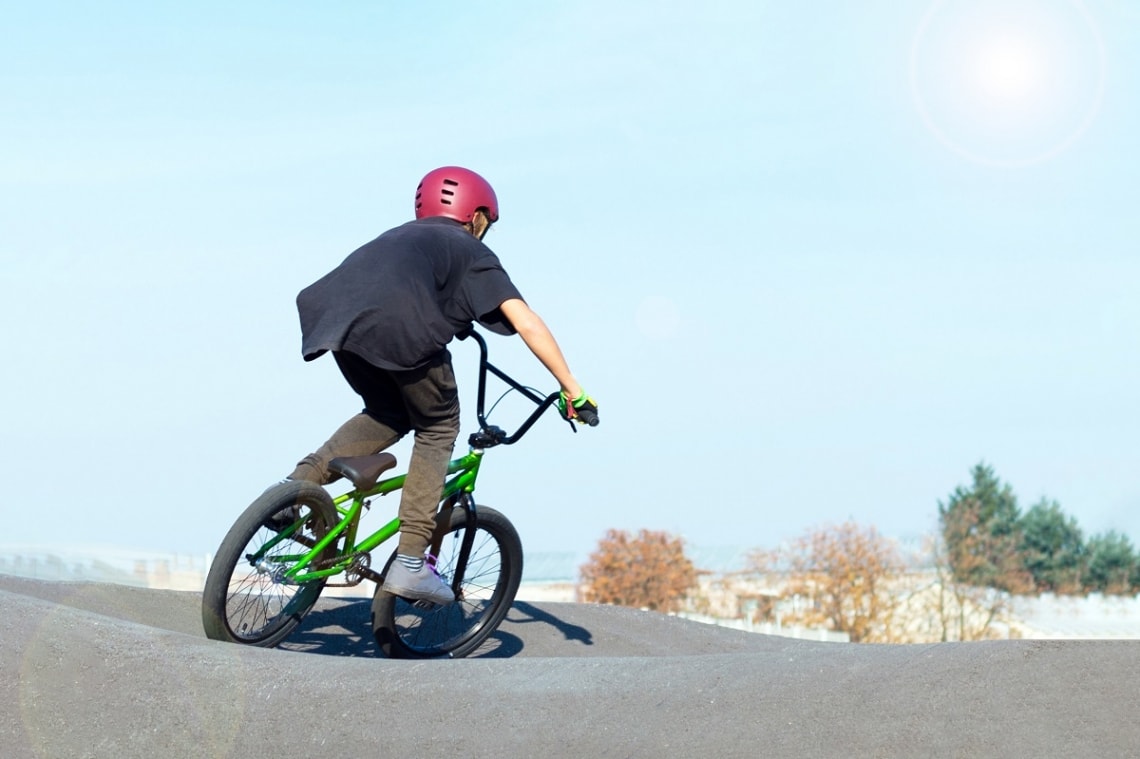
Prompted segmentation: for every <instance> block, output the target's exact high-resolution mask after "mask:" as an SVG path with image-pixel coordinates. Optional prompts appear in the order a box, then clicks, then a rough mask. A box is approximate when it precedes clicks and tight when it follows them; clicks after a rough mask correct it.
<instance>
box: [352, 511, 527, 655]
mask: <svg viewBox="0 0 1140 759" xmlns="http://www.w3.org/2000/svg"><path fill="white" fill-rule="evenodd" d="M477 513H478V519H477V524H476V527H475V535H474V541H473V543H472V546H471V554H470V556H469V557H468V559H467V564H466V566H465V567H464V568H463V582H462V584H461V585H460V587H459V590H458V592H457V593H456V600H455V602H454V603H450V604H447V605H444V606H437V605H434V604H425V603H422V602H415V601H409V600H407V599H405V598H400V597H399V596H394V595H392V594H390V593H386V592H384V589H383V586H378V587H377V588H376V595H375V596H374V597H373V599H372V632H373V634H374V635H375V636H376V642H377V644H379V646H380V650H381V651H383V652H384V654H385V655H387V656H391V657H396V658H413V659H424V658H432V657H441V656H450V657H455V658H458V657H462V656H467V655H468V654H470V653H472V652H473V651H475V650H476V649H477V648H478V647H479V646H480V645H481V644H482V643H483V642H484V641H485V640H486V639H487V637H488V636H489V635H491V633H493V632H494V631H495V629H496V628H497V627H498V626H499V623H500V622H502V621H503V617H505V616H506V615H507V611H509V610H510V608H511V604H512V603H514V600H515V593H517V592H518V589H519V581H520V580H521V579H522V565H523V554H522V542H521V541H520V540H519V535H518V532H516V531H515V528H514V525H512V524H511V523H510V521H508V520H507V518H506V517H505V516H503V515H502V514H500V513H499V512H497V511H495V510H494V509H491V508H488V507H486V506H480V507H479V508H478V512H477ZM438 518H440V519H442V518H446V517H444V516H443V515H442V514H441V515H440V516H439V517H438ZM446 529H447V532H446V534H445V536H444V541H443V544H442V545H441V546H440V551H439V553H440V555H439V557H438V561H437V563H436V570H437V571H438V572H439V574H440V576H441V577H443V579H444V581H445V582H448V583H449V584H450V583H451V580H452V578H454V577H455V574H456V569H457V564H458V562H459V559H460V550H461V548H462V546H463V539H464V536H465V534H466V533H467V530H468V526H467V512H465V511H464V510H463V509H460V508H456V509H453V510H451V512H450V521H449V523H448V525H447V527H446ZM395 558H396V556H395V554H393V555H392V558H390V559H389V560H388V565H386V566H385V568H384V569H385V574H386V573H387V568H388V566H391V564H392V561H393V560H394V559H395Z"/></svg>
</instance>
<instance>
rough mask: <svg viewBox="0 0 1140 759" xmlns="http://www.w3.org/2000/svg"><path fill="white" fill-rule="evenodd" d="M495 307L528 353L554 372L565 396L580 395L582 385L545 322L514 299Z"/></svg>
mask: <svg viewBox="0 0 1140 759" xmlns="http://www.w3.org/2000/svg"><path fill="white" fill-rule="evenodd" d="M499 310H500V311H502V312H503V316H505V317H507V321H509V322H510V323H511V326H512V327H514V328H515V332H518V333H519V337H521V338H522V340H523V342H524V343H526V347H528V348H530V351H531V353H533V354H534V355H535V357H536V358H538V360H539V361H541V362H542V365H543V366H545V367H546V368H547V370H548V371H549V372H550V373H551V374H552V375H554V379H556V380H558V384H559V385H561V386H562V392H563V393H565V394H566V395H567V397H569V398H579V397H581V395H582V386H581V385H579V384H578V380H576V379H574V375H573V374H571V373H570V367H569V366H568V365H567V364H566V359H565V358H564V357H563V356H562V349H561V348H559V347H558V342H557V341H555V339H554V335H553V334H551V332H550V329H549V328H548V327H547V326H546V322H544V321H543V320H542V318H541V317H540V316H539V315H538V314H536V313H535V312H534V311H532V310H531V308H530V306H528V305H527V304H526V303H525V302H524V301H522V300H520V299H518V298H511V299H510V300H506V301H503V303H502V305H500V306H499Z"/></svg>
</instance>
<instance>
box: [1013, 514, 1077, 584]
mask: <svg viewBox="0 0 1140 759" xmlns="http://www.w3.org/2000/svg"><path fill="white" fill-rule="evenodd" d="M1020 528H1021V546H1020V550H1021V559H1022V565H1023V566H1024V567H1025V569H1026V571H1028V572H1029V574H1030V575H1031V576H1032V577H1033V584H1034V586H1035V588H1036V590H1038V591H1050V592H1054V593H1077V592H1079V591H1080V590H1081V570H1082V568H1083V565H1084V560H1085V545H1084V536H1083V535H1082V534H1081V529H1080V528H1079V527H1078V526H1077V521H1076V520H1075V519H1073V518H1072V517H1068V518H1066V517H1065V514H1064V512H1063V511H1062V510H1061V505H1060V504H1059V503H1057V502H1056V501H1049V500H1047V499H1044V498H1042V499H1041V501H1040V502H1039V503H1037V504H1036V505H1035V506H1033V508H1031V509H1029V511H1027V512H1025V515H1024V516H1023V517H1022V518H1021V524H1020Z"/></svg>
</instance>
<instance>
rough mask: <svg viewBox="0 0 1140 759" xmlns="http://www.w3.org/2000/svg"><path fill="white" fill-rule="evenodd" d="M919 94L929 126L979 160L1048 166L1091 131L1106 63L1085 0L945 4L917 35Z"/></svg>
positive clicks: (939, 0) (914, 69) (940, 0)
mask: <svg viewBox="0 0 1140 759" xmlns="http://www.w3.org/2000/svg"><path fill="white" fill-rule="evenodd" d="M910 73H911V93H912V97H913V99H914V103H915V106H916V109H917V110H918V112H919V114H920V116H921V117H922V120H923V122H924V124H925V125H926V127H927V128H928V129H929V130H930V131H931V132H932V133H933V134H934V136H935V137H937V138H938V140H939V141H940V142H942V143H943V144H944V145H945V146H947V147H949V148H951V149H953V150H954V151H955V152H957V153H959V154H960V155H963V156H965V157H967V158H969V159H971V160H974V161H977V162H979V163H986V164H993V165H1003V166H1023V165H1030V164H1034V163H1039V162H1041V161H1044V160H1048V159H1049V158H1052V157H1054V156H1055V155H1057V154H1059V153H1060V152H1062V151H1063V150H1065V149H1066V148H1068V147H1069V146H1070V145H1072V144H1073V143H1074V142H1075V141H1076V140H1077V139H1078V138H1079V137H1080V136H1081V134H1082V133H1083V132H1084V131H1085V129H1087V127H1088V126H1089V124H1090V123H1091V122H1092V120H1093V118H1094V117H1095V115H1096V112H1097V110H1098V109H1099V106H1100V99H1101V95H1102V93H1103V90H1104V78H1105V57H1104V48H1103V44H1102V42H1101V39H1100V35H1099V33H1098V31H1097V29H1096V25H1095V23H1094V22H1093V19H1092V18H1091V16H1090V15H1089V13H1088V11H1087V10H1086V9H1085V8H1084V6H1083V5H1081V4H1080V3H1079V2H1077V1H1076V0H1032V1H1031V0H936V2H934V3H933V4H932V5H931V6H930V9H929V10H928V11H927V13H926V15H925V17H924V18H923V20H922V23H921V24H920V27H919V29H918V31H917V32H916V34H915V38H914V42H913V45H912V50H911V72H910Z"/></svg>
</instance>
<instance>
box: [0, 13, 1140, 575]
mask: <svg viewBox="0 0 1140 759" xmlns="http://www.w3.org/2000/svg"><path fill="white" fill-rule="evenodd" d="M10 5H11V7H6V8H5V18H6V22H5V30H6V32H7V33H6V34H5V40H4V44H3V45H2V46H0V95H2V97H0V111H2V116H3V117H2V118H0V227H2V229H3V231H4V234H3V235H2V236H0V257H2V267H0V272H2V273H3V280H4V283H5V285H6V287H5V288H4V290H5V297H4V298H3V299H0V329H2V330H3V337H4V344H5V345H6V347H7V351H6V356H5V359H4V371H3V373H2V374H0V397H3V398H4V423H3V434H2V436H0V444H2V445H3V453H4V455H3V460H4V462H5V463H6V464H7V465H8V471H9V478H8V484H7V493H8V496H9V504H10V505H9V507H8V509H7V510H6V514H7V517H8V518H7V519H6V520H5V530H4V538H3V542H4V543H7V544H42V543H44V542H47V541H50V540H58V541H60V542H63V543H66V544H70V545H75V544H79V545H84V544H87V545H115V546H128V547H132V546H133V547H138V548H145V549H147V550H171V551H180V552H193V553H206V552H209V551H212V550H213V549H214V547H216V545H217V543H218V542H219V541H220V540H221V537H222V535H223V534H224V532H225V530H226V529H227V528H228V526H229V524H230V523H231V522H232V521H233V519H234V518H235V517H236V515H237V514H238V513H239V512H240V510H241V509H242V508H244V506H245V505H246V503H248V502H249V500H251V499H252V498H253V497H254V496H256V495H257V494H258V493H259V492H260V491H261V490H262V489H263V488H264V487H265V486H266V485H267V484H269V483H271V482H273V481H274V480H276V479H278V478H279V477H281V476H283V475H284V474H286V473H287V472H288V471H290V469H291V468H292V464H293V462H295V461H296V460H297V459H298V458H300V457H301V456H303V455H304V454H305V453H307V452H309V450H311V449H312V448H314V447H316V446H317V445H319V444H320V443H321V442H323V441H324V439H325V438H326V437H327V435H328V434H329V433H330V432H331V431H332V430H333V429H334V428H335V427H336V426H337V425H338V424H339V423H340V422H341V421H343V420H344V419H345V418H347V416H349V415H350V414H352V413H354V412H355V411H356V410H358V405H359V404H358V402H357V400H356V399H355V398H354V397H353V396H352V395H351V393H350V392H349V391H348V389H347V387H345V386H343V383H342V381H341V380H340V378H339V375H338V374H337V372H336V369H335V367H334V365H333V363H332V362H331V360H322V361H318V362H315V363H312V364H306V363H304V362H303V361H302V360H301V358H300V340H299V330H298V326H297V319H296V314H295V310H294V305H293V298H294V296H295V295H296V292H297V291H298V290H300V289H301V288H302V287H304V286H305V285H306V284H308V283H309V282H311V281H313V280H314V279H316V278H317V277H319V276H321V275H322V274H323V273H324V272H326V271H327V270H328V269H329V268H331V267H332V266H335V265H336V264H337V263H338V262H339V261H340V260H341V259H342V258H343V257H344V256H345V255H347V254H348V253H349V252H351V250H353V249H354V248H355V247H357V246H358V245H360V244H362V243H363V242H366V241H367V240H369V239H371V238H372V237H374V236H376V235H377V234H379V233H380V232H382V231H384V230H385V229H387V228H388V227H391V226H394V225H396V224H399V223H401V222H403V221H405V220H407V219H408V218H410V217H411V212H412V193H413V190H414V187H415V185H416V183H417V182H418V180H419V178H420V177H421V176H422V175H423V174H424V173H426V172H427V171H428V170H430V169H431V168H434V167H436V166H439V165H445V164H462V165H467V166H470V167H471V168H474V169H475V170H477V171H479V172H480V173H482V174H483V175H484V176H486V177H487V178H488V179H489V180H490V181H491V182H492V183H493V184H494V186H495V188H496V190H497V191H498V194H499V198H500V202H501V206H502V221H501V223H500V224H498V225H496V227H495V229H494V230H493V231H492V233H491V235H490V236H489V238H488V240H487V241H488V243H489V244H490V245H491V247H492V248H493V249H495V251H496V252H497V253H498V254H499V255H500V257H501V258H502V260H503V261H504V264H505V265H506V267H507V269H508V271H509V272H510V273H511V275H512V277H513V278H514V280H515V281H516V284H518V286H519V288H520V289H521V290H522V292H523V294H524V295H525V297H526V298H527V299H528V301H529V302H530V303H531V304H532V306H534V307H535V309H536V310H537V311H538V312H539V313H541V314H542V315H543V317H544V318H545V319H546V321H547V322H548V323H549V324H550V326H551V327H552V328H553V330H554V331H555V333H556V334H557V335H558V338H559V340H560V342H561V343H562V346H563V349H564V351H565V352H566V354H567V356H568V358H569V360H570V362H571V365H572V367H573V369H574V372H575V373H576V374H577V376H578V377H579V379H580V380H581V381H582V382H583V383H584V385H585V386H586V387H587V389H588V390H589V391H590V392H591V393H592V394H593V395H595V396H596V397H597V399H598V401H599V403H600V406H601V415H602V420H603V421H602V425H601V426H600V427H598V428H597V429H594V430H588V431H584V432H583V433H582V434H578V435H571V434H570V433H569V432H568V430H567V429H566V427H565V426H564V425H561V424H559V423H558V422H557V420H555V419H554V418H553V417H551V419H550V420H548V421H547V422H546V423H545V424H542V425H540V426H539V427H537V428H536V429H535V430H534V431H533V432H532V433H531V434H530V435H529V436H528V437H527V438H526V439H525V440H524V441H523V442H522V443H521V444H519V445H517V446H515V447H514V448H504V449H498V450H495V451H492V452H491V453H490V454H488V462H487V466H486V467H485V470H484V474H483V478H482V479H481V482H480V497H481V500H483V501H484V502H486V503H489V504H491V505H494V506H496V507H498V508H500V509H501V510H503V511H504V512H506V513H508V514H509V515H510V517H511V518H512V520H513V521H515V523H516V524H517V526H518V527H519V529H520V532H521V533H522V536H523V540H524V544H525V545H526V546H527V547H528V549H530V550H535V551H556V550H566V551H577V552H580V553H581V554H583V555H584V554H586V553H588V551H589V550H591V549H592V548H593V546H594V544H595V543H596V541H597V539H598V538H600V537H601V535H602V534H603V533H604V531H605V530H606V529H607V528H610V527H617V528H627V529H638V528H642V527H646V528H651V529H662V530H668V531H670V532H673V533H676V534H680V535H682V536H684V537H685V538H686V539H687V540H688V541H689V542H690V543H692V544H694V545H699V546H702V547H710V546H713V547H715V546H721V545H723V546H747V547H750V546H755V547H769V546H773V545H775V544H777V543H778V542H780V541H782V540H785V539H787V538H789V537H793V536H796V535H798V534H800V533H801V532H802V531H804V530H806V529H808V528H810V527H812V526H815V525H819V524H823V523H828V522H836V521H842V520H845V519H848V518H851V519H855V520H856V521H858V522H860V523H863V524H867V525H875V526H876V527H877V528H878V529H879V530H880V531H882V532H884V533H886V534H888V535H892V536H895V537H899V538H906V539H910V538H915V537H918V536H921V535H923V534H926V533H931V532H933V531H934V530H935V529H936V519H937V505H938V502H939V500H944V499H945V498H946V497H947V495H948V494H949V493H950V492H952V491H953V489H954V488H955V487H956V486H957V485H959V484H964V483H966V482H967V481H968V478H969V471H970V469H971V468H972V467H973V466H974V465H975V464H976V463H978V462H979V461H982V460H984V461H986V462H988V463H990V464H991V465H993V466H994V468H995V470H996V472H997V474H998V476H999V477H1001V478H1002V479H1003V480H1005V481H1007V482H1008V483H1010V484H1011V485H1012V486H1013V488H1014V490H1015V491H1016V493H1017V494H1018V496H1019V499H1020V502H1021V504H1022V506H1023V507H1028V506H1030V505H1032V504H1033V503H1035V502H1036V501H1037V500H1038V499H1040V498H1041V497H1043V496H1047V497H1049V498H1054V499H1057V500H1058V501H1059V502H1060V503H1061V506H1062V508H1064V509H1065V511H1066V512H1067V513H1069V514H1071V515H1072V516H1074V517H1076V519H1077V520H1078V522H1079V523H1080V525H1081V526H1082V527H1083V528H1084V529H1085V531H1086V533H1093V532H1099V531H1103V530H1107V529H1118V530H1122V531H1124V532H1126V533H1127V534H1129V535H1130V536H1132V537H1133V539H1134V540H1135V539H1140V467H1137V466H1136V461H1137V457H1138V454H1140V442H1138V437H1137V432H1136V431H1137V429H1140V403H1138V401H1137V393H1136V388H1137V387H1140V351H1138V350H1137V349H1138V347H1140V345H1138V339H1137V335H1138V334H1140V299H1138V298H1137V297H1136V294H1137V282H1140V261H1138V257H1137V255H1136V251H1137V249H1138V248H1140V245H1138V242H1140V214H1137V212H1136V207H1135V204H1136V201H1135V198H1136V189H1135V188H1136V177H1137V176H1138V170H1140V151H1138V149H1137V147H1136V140H1135V135H1136V134H1138V133H1140V96H1138V95H1137V93H1140V82H1138V81H1137V79H1138V78H1140V11H1138V10H1137V9H1136V8H1135V6H1134V4H1131V3H1129V2H1127V1H1126V0H1089V1H1088V2H1084V3H1079V2H1071V1H1069V0H1038V1H1036V2H1034V1H1031V0H1021V1H1018V0H987V1H986V2H982V1H981V0H941V1H940V2H931V1H930V0H914V1H913V2H910V1H907V2H903V1H902V0H890V1H889V2H888V1H887V0H874V1H870V2H863V3H858V4H855V3H839V2H812V3H776V2H706V3H700V4H696V3H693V4H682V3H657V2H654V3H651V2H629V3H622V4H621V5H620V7H615V5H616V4H612V3H603V2H581V3H559V4H538V3H522V2H501V3H475V4H460V3H442V4H436V5H433V6H431V7H430V8H427V7H422V6H416V5H413V4H395V3H392V4H387V3H353V2H333V3H321V4H313V3H306V4H301V3H289V2H284V3H282V2H277V3H268V2H248V3H241V4H239V5H236V6H235V5H233V4H228V3H227V4H223V3H199V4H194V5H192V6H174V7H166V6H156V5H155V4H152V3H139V2H104V3H99V4H94V3H91V4H87V3H72V4H63V3H54V2H45V3H39V4H28V3H21V4H10ZM490 340H491V348H492V358H493V360H495V361H496V362H497V363H499V364H500V365H501V366H503V367H504V368H506V369H508V370H509V371H511V372H513V373H515V374H516V375H517V376H519V377H520V379H524V380H526V381H528V382H530V383H532V384H535V385H537V386H539V387H542V388H544V389H545V388H546V387H547V385H550V384H551V383H550V381H549V380H548V379H547V378H546V377H545V376H544V374H543V372H542V370H541V369H540V368H539V367H538V364H537V362H535V361H534V359H533V358H531V357H530V356H529V354H528V353H527V352H526V350H525V347H524V346H523V345H522V344H521V342H519V341H518V340H509V339H504V338H495V337H491V338H490ZM453 352H454V353H455V355H456V360H457V371H458V373H459V378H460V381H461V383H462V382H463V381H465V380H466V381H467V387H466V388H465V389H464V396H463V398H464V403H465V405H466V407H467V410H468V412H473V409H474V404H473V401H472V400H471V396H470V393H471V392H472V391H473V389H474V374H473V372H474V368H473V363H472V359H473V352H472V350H471V349H470V348H468V347H467V346H466V345H464V344H459V345H458V346H456V347H455V348H454V350H453ZM510 410H512V409H511V407H509V406H508V407H507V408H506V409H505V410H504V414H503V416H502V418H498V417H496V418H495V419H493V421H497V422H499V423H501V424H503V425H504V426H510V424H511V419H510V418H509V417H508V416H506V413H505V412H506V411H510ZM472 421H473V419H472V414H471V413H468V414H467V415H466V416H465V425H466V426H465V429H464V432H463V434H462V436H461V441H460V447H462V441H463V440H464V439H465V438H466V434H467V433H468V432H469V431H470V429H471V428H470V424H471V422H472ZM409 450H410V446H409V444H408V443H407V442H405V443H401V444H400V446H399V447H398V448H397V449H396V451H395V453H396V454H397V456H399V457H400V458H401V459H402V460H403V461H405V462H406V460H407V453H408V451H409Z"/></svg>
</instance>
